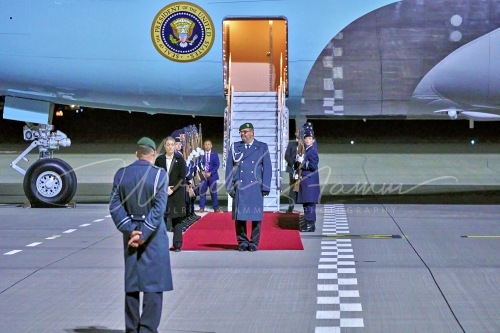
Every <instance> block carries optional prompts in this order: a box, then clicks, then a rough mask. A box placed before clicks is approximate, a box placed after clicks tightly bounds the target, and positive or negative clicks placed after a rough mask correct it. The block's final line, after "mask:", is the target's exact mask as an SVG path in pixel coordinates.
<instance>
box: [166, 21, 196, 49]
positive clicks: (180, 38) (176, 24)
mask: <svg viewBox="0 0 500 333" xmlns="http://www.w3.org/2000/svg"><path fill="white" fill-rule="evenodd" d="M170 27H171V28H172V33H173V36H172V35H170V36H169V39H170V42H171V43H172V44H176V45H179V46H180V47H182V48H185V47H186V46H188V45H193V43H194V42H195V41H196V40H197V39H198V35H194V36H193V38H191V36H192V35H193V30H194V27H195V23H194V22H193V21H191V20H190V19H187V18H179V19H176V20H174V21H172V22H171V23H170Z"/></svg>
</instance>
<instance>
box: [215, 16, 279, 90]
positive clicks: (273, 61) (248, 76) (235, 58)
mask: <svg viewBox="0 0 500 333" xmlns="http://www.w3.org/2000/svg"><path fill="white" fill-rule="evenodd" d="M286 41H287V25H286V20H285V19H284V18H282V17H281V18H265V19H260V18H259V19H256V18H255V19H253V18H251V19H248V18H245V19H240V18H235V19H226V20H224V27H223V43H224V45H223V58H224V83H225V87H226V88H227V84H228V79H229V76H231V85H232V86H234V89H235V91H277V90H278V86H279V82H280V75H282V73H286V70H285V68H286V65H287V61H286V60H287V55H288V54H287V44H286ZM281 59H282V60H281Z"/></svg>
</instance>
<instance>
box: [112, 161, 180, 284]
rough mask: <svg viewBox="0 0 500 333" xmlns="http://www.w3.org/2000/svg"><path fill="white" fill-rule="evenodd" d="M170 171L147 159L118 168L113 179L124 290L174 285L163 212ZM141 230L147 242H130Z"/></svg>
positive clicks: (113, 215) (113, 202) (113, 208)
mask: <svg viewBox="0 0 500 333" xmlns="http://www.w3.org/2000/svg"><path fill="white" fill-rule="evenodd" d="M167 180H168V177H167V174H166V172H165V171H164V170H162V169H160V168H158V167H155V166H153V165H151V164H150V163H149V162H147V161H144V160H138V161H136V162H134V163H132V164H131V165H129V166H127V167H124V168H121V169H119V170H118V171H117V172H116V174H115V177H114V180H113V190H112V192H111V201H110V204H109V211H110V213H111V217H112V219H113V222H114V223H115V225H116V228H117V229H118V230H119V231H121V232H122V234H123V246H124V250H125V251H124V255H125V292H134V291H143V292H162V291H168V290H172V289H173V284H172V272H171V269H170V255H169V244H168V237H167V231H166V226H165V223H164V222H163V212H164V211H165V207H166V204H167V187H166V184H167ZM134 230H139V231H141V232H142V235H141V236H142V238H143V239H144V244H143V245H141V246H140V247H139V248H133V247H129V246H128V244H127V243H128V241H129V239H130V234H131V233H132V231H134Z"/></svg>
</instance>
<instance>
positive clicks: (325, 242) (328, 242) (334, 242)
mask: <svg viewBox="0 0 500 333" xmlns="http://www.w3.org/2000/svg"><path fill="white" fill-rule="evenodd" d="M321 244H325V245H327V244H337V240H336V239H335V240H328V241H321Z"/></svg>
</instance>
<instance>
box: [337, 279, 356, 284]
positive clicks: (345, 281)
mask: <svg viewBox="0 0 500 333" xmlns="http://www.w3.org/2000/svg"><path fill="white" fill-rule="evenodd" d="M338 284H339V286H347V285H355V284H358V279H356V278H353V279H339V281H338Z"/></svg>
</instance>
